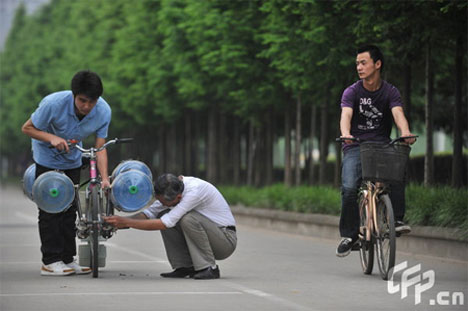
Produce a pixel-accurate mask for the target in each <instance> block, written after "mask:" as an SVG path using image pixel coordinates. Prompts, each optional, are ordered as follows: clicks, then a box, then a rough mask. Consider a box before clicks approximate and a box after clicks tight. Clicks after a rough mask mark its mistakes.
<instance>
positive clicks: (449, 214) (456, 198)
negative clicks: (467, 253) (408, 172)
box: [405, 185, 468, 234]
mask: <svg viewBox="0 0 468 311" xmlns="http://www.w3.org/2000/svg"><path fill="white" fill-rule="evenodd" d="M406 197H407V203H406V206H407V207H406V216H405V218H406V220H407V221H408V222H409V223H412V224H417V225H422V226H440V227H453V228H461V229H462V230H463V231H464V232H465V234H468V205H467V204H468V203H467V198H468V190H467V189H454V188H450V187H438V188H425V187H422V186H417V185H410V186H408V187H407V189H406Z"/></svg>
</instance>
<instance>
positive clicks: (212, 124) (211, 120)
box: [206, 105, 217, 183]
mask: <svg viewBox="0 0 468 311" xmlns="http://www.w3.org/2000/svg"><path fill="white" fill-rule="evenodd" d="M216 116H217V113H216V107H215V105H213V106H212V107H211V108H210V111H209V116H208V142H207V159H206V179H207V180H208V181H209V182H210V183H216V181H217V180H216V177H217V176H216V168H217V163H216V162H217V155H216V151H217V146H216V144H217V143H216V130H217V127H216V123H217V122H216Z"/></svg>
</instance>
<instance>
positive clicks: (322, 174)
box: [319, 94, 330, 185]
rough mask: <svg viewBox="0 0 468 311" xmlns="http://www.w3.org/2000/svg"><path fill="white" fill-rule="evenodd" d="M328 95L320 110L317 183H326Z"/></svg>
mask: <svg viewBox="0 0 468 311" xmlns="http://www.w3.org/2000/svg"><path fill="white" fill-rule="evenodd" d="M329 101H330V94H327V96H326V98H325V101H324V102H323V104H322V108H321V120H320V167H319V183H320V184H321V185H324V184H325V183H326V180H327V179H326V174H327V158H328V109H329Z"/></svg>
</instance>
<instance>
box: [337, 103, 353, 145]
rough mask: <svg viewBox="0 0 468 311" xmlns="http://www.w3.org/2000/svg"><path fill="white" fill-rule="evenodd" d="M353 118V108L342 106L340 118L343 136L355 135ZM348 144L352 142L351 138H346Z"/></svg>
mask: <svg viewBox="0 0 468 311" xmlns="http://www.w3.org/2000/svg"><path fill="white" fill-rule="evenodd" d="M352 118H353V108H350V107H343V108H341V118H340V131H341V137H344V138H347V137H353V136H352V135H351V119H352ZM345 143H346V144H351V143H352V141H351V140H346V141H345Z"/></svg>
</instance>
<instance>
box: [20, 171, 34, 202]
mask: <svg viewBox="0 0 468 311" xmlns="http://www.w3.org/2000/svg"><path fill="white" fill-rule="evenodd" d="M35 180H36V164H35V163H33V164H31V165H30V166H29V167H28V168H27V169H26V171H25V172H24V175H23V192H24V194H25V195H26V196H27V197H28V198H29V199H31V200H33V196H32V188H33V184H34V181H35Z"/></svg>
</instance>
